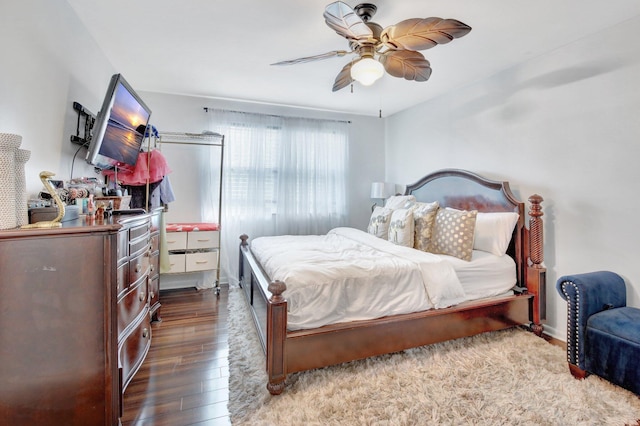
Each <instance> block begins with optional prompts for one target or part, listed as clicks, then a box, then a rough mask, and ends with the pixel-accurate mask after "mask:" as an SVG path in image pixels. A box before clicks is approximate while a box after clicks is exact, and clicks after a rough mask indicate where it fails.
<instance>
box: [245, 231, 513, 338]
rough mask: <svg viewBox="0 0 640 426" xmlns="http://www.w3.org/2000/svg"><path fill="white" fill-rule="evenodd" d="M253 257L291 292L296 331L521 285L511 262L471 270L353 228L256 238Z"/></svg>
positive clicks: (481, 263)
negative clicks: (309, 234) (320, 232)
mask: <svg viewBox="0 0 640 426" xmlns="http://www.w3.org/2000/svg"><path fill="white" fill-rule="evenodd" d="M251 251H252V252H253V254H254V256H255V257H256V259H257V260H258V261H259V262H260V264H261V265H262V267H263V269H264V270H265V272H266V273H267V275H268V276H269V277H270V278H271V279H272V280H281V281H283V282H285V283H286V285H287V290H286V291H285V292H284V294H283V295H284V296H285V297H286V298H287V302H288V304H287V305H288V314H287V317H288V318H287V328H288V329H289V330H299V329H309V328H316V327H321V326H323V325H327V324H333V323H339V322H348V321H357V320H364V319H374V318H380V317H383V316H387V315H397V314H403V313H410V312H418V311H424V310H428V309H433V308H434V307H435V308H444V307H448V306H452V305H455V304H458V303H460V302H463V301H465V300H473V299H478V298H482V297H489V296H494V295H498V294H503V293H504V292H505V291H507V290H509V289H510V288H511V287H512V286H513V285H514V284H515V262H513V259H511V258H510V257H509V256H503V257H499V256H495V255H492V254H489V253H484V252H476V251H474V254H473V257H472V261H471V262H465V261H462V260H460V259H456V258H452V257H451V256H445V255H434V254H431V253H426V252H423V251H420V250H415V249H413V248H408V247H401V246H398V245H395V244H393V243H390V242H388V241H386V240H382V239H380V238H377V237H375V236H373V235H370V234H368V233H366V232H363V231H360V230H357V229H353V228H336V229H334V230H332V231H330V232H329V233H328V234H327V235H312V236H308V235H307V236H290V235H285V236H275V237H261V238H256V239H255V240H253V242H252V243H251ZM504 258H506V259H504ZM509 271H510V274H509ZM480 275H483V277H482V278H481V279H479V278H478V277H479V276H480Z"/></svg>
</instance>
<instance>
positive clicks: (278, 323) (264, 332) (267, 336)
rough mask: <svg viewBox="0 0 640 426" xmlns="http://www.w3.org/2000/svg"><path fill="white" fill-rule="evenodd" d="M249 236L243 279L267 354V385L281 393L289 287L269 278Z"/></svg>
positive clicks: (242, 245)
mask: <svg viewBox="0 0 640 426" xmlns="http://www.w3.org/2000/svg"><path fill="white" fill-rule="evenodd" d="M248 239H249V237H248V236H247V235H241V236H240V240H241V243H240V265H239V282H240V287H241V288H242V289H243V292H244V295H245V296H246V299H247V302H248V304H249V307H250V308H251V314H252V317H253V321H254V323H255V326H256V331H257V332H258V336H259V338H260V343H261V344H262V349H263V350H264V352H265V355H266V361H267V362H266V370H267V376H268V383H267V389H268V390H269V392H270V393H271V394H272V395H279V394H280V393H282V391H283V390H284V385H285V379H286V378H287V370H286V362H287V357H286V348H285V342H286V340H287V300H286V299H285V298H284V297H283V296H282V293H283V292H284V291H285V290H286V288H287V287H286V285H285V284H284V283H283V282H282V281H272V282H270V281H269V279H268V277H267V276H266V274H265V273H264V271H263V270H262V267H261V266H260V264H259V263H258V262H257V261H256V259H255V258H254V257H253V254H252V253H251V250H250V249H249V244H248V242H247V240H248Z"/></svg>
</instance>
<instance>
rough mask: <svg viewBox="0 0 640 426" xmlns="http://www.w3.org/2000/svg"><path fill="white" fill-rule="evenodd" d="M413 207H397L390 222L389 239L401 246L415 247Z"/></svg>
mask: <svg viewBox="0 0 640 426" xmlns="http://www.w3.org/2000/svg"><path fill="white" fill-rule="evenodd" d="M413 227H414V225H413V209H397V210H394V211H393V213H392V214H391V221H390V222H389V238H388V239H389V241H391V242H392V243H394V244H397V245H399V246H405V247H413Z"/></svg>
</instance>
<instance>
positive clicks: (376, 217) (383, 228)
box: [367, 206, 393, 240]
mask: <svg viewBox="0 0 640 426" xmlns="http://www.w3.org/2000/svg"><path fill="white" fill-rule="evenodd" d="M391 213H393V210H391V209H387V208H385V207H380V206H377V207H376V208H375V209H374V210H373V213H371V218H370V219H369V226H368V227H367V232H368V233H370V234H371V235H375V236H376V237H378V238H382V239H384V240H386V239H387V236H388V234H389V222H390V221H391Z"/></svg>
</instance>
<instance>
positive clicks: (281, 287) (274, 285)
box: [267, 280, 287, 302]
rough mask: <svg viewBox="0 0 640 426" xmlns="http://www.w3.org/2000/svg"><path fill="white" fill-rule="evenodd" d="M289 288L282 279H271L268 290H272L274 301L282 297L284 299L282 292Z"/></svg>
mask: <svg viewBox="0 0 640 426" xmlns="http://www.w3.org/2000/svg"><path fill="white" fill-rule="evenodd" d="M286 289H287V285H286V284H285V283H283V282H282V281H280V280H275V281H271V282H270V283H269V286H268V287H267V290H269V292H271V294H272V295H273V296H271V300H272V301H274V302H275V301H279V300H280V299H284V298H283V297H282V293H284V291H285V290H286Z"/></svg>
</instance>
